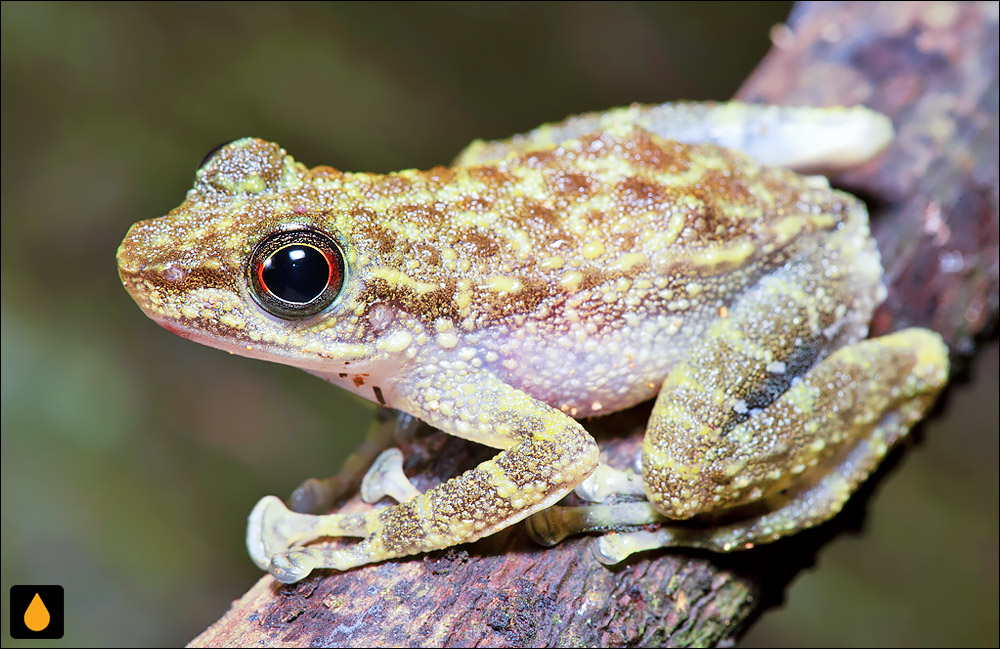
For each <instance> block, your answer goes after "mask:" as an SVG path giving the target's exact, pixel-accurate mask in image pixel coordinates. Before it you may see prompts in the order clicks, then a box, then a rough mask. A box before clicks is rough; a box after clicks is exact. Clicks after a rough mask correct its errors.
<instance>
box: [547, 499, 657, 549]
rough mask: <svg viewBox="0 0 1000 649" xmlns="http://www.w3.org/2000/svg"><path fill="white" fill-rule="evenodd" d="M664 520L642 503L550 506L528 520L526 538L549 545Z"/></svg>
mask: <svg viewBox="0 0 1000 649" xmlns="http://www.w3.org/2000/svg"><path fill="white" fill-rule="evenodd" d="M665 520H667V519H666V517H664V516H663V515H662V514H660V513H659V512H657V511H656V510H655V509H653V507H652V506H651V505H650V504H649V503H648V502H645V501H642V502H634V503H623V504H621V505H585V506H583V507H561V506H555V507H549V508H548V509H544V510H542V511H540V512H538V513H537V514H535V515H533V516H532V517H531V518H529V519H528V520H527V525H528V535H529V536H530V537H531V538H532V540H534V541H535V542H536V543H538V544H539V545H545V546H551V545H556V544H557V543H560V542H561V541H562V540H563V539H565V538H566V537H568V536H573V535H576V534H583V533H585V532H603V531H608V530H615V529H625V528H628V527H635V526H637V525H648V524H650V523H657V522H660V521H665Z"/></svg>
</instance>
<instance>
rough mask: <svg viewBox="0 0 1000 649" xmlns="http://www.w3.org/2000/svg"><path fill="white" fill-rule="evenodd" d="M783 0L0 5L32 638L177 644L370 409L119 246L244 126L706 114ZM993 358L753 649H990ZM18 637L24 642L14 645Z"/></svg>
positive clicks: (436, 142) (386, 148) (372, 162)
mask: <svg viewBox="0 0 1000 649" xmlns="http://www.w3.org/2000/svg"><path fill="white" fill-rule="evenodd" d="M788 7H789V5H787V4H785V3H774V4H757V3H734V4H727V3H722V4H719V3H704V4H668V5H651V4H630V3H624V2H619V3H614V4H555V5H548V4H542V3H534V4H503V5H495V4H488V5H479V4H476V5H464V4H458V3H455V4H429V5H423V4H416V3H413V4H388V5H367V4H365V5H353V4H346V5H341V4H337V5H327V4H315V5H298V4H292V3H283V4H280V5H258V4H244V3H230V4H219V5H212V4H208V5H201V4H199V5H189V4H180V3H171V4H159V5H144V4H138V5H128V4H26V3H23V4H22V3H4V4H3V5H2V11H3V17H2V41H0V56H2V67H0V72H2V118H3V119H2V148H3V158H2V217H3V218H2V221H0V223H2V238H0V244H2V256H0V269H2V285H3V291H2V298H0V304H2V344H3V349H2V369H3V373H2V457H0V462H2V535H0V538H2V575H3V584H2V586H3V588H2V592H3V609H4V611H5V613H4V617H3V633H2V637H3V643H4V645H5V646H7V645H8V644H11V645H14V644H17V642H15V641H11V640H10V638H9V636H8V633H7V629H8V624H9V621H8V618H7V614H6V611H7V610H8V589H9V587H10V586H11V585H13V584H24V583H43V584H44V583H52V584H61V585H63V586H64V587H65V589H66V637H65V639H64V640H63V641H52V644H53V645H63V644H80V645H84V646H89V645H128V644H132V643H135V644H138V645H151V644H171V645H176V644H183V643H184V642H186V641H188V640H189V639H190V638H192V637H193V636H194V635H195V634H196V633H197V632H199V631H200V630H201V629H203V628H204V627H205V626H206V625H208V624H209V623H211V622H212V621H213V620H214V619H215V618H216V617H218V615H220V614H221V613H222V612H223V611H224V610H225V609H226V607H227V606H228V604H229V602H230V600H232V599H234V598H235V597H237V596H238V595H240V594H241V593H242V592H243V591H244V590H245V589H246V588H247V587H248V586H249V585H250V584H251V583H253V581H254V580H255V579H256V578H257V577H258V576H259V574H260V573H259V572H258V571H257V570H256V569H255V568H254V567H253V565H252V564H251V563H250V561H249V559H248V558H247V557H246V553H245V550H244V548H243V532H244V521H245V516H246V514H247V513H248V512H249V510H250V508H251V507H252V506H253V504H254V503H255V502H256V500H257V499H258V498H259V497H260V496H261V495H263V494H266V493H277V494H282V495H284V494H287V493H288V492H289V491H290V490H291V489H292V488H293V487H294V486H295V485H296V484H298V482H300V481H301V480H302V479H303V478H305V477H308V476H319V475H326V474H329V473H331V472H332V471H334V470H335V469H336V468H337V467H338V466H339V463H340V461H341V459H342V457H343V456H344V454H345V453H347V452H348V451H349V450H350V449H352V448H353V447H354V446H355V445H356V444H357V443H358V441H359V440H360V439H361V437H362V435H363V431H364V429H365V427H366V425H367V421H368V420H369V419H370V416H371V410H372V406H371V404H368V403H365V402H362V401H360V400H358V399H356V398H354V397H351V396H349V395H348V394H347V393H346V392H343V391H339V390H337V389H334V388H333V387H331V386H329V385H327V384H324V383H323V382H321V381H319V380H317V379H315V378H312V377H310V376H308V375H306V374H304V373H302V372H299V371H297V370H295V369H294V368H289V367H284V366H278V365H271V364H265V363H260V362H256V361H250V360H247V359H242V358H238V357H235V356H229V355H226V354H223V353H221V352H218V351H215V350H211V349H208V348H204V347H199V346H197V345H194V344H191V343H189V342H187V341H184V340H182V339H180V338H177V337H174V336H172V335H170V334H168V333H167V332H166V331H164V330H162V329H160V328H158V327H156V326H155V325H154V324H153V323H152V322H151V321H149V320H147V319H145V318H144V316H143V315H142V314H141V312H140V311H139V309H138V308H136V307H135V305H134V304H133V303H132V302H131V300H130V299H129V297H128V296H127V294H126V293H125V291H124V290H123V289H122V287H121V285H120V283H119V281H118V277H117V273H116V270H115V261H114V253H115V248H116V247H117V245H118V243H119V241H120V240H121V238H122V236H124V234H125V231H126V230H127V228H128V226H129V225H130V224H131V223H132V222H134V221H136V220H139V219H144V218H150V217H153V216H159V215H161V214H164V213H165V212H167V211H168V210H169V209H170V208H172V207H174V206H175V205H177V204H178V203H180V202H181V200H182V199H183V196H184V192H185V191H186V190H187V189H188V188H189V187H190V184H191V182H192V177H193V174H194V171H195V168H196V166H197V165H198V163H199V160H200V159H201V157H202V155H203V154H204V153H206V152H207V151H208V150H209V149H210V148H212V147H213V146H214V145H216V144H218V143H220V142H224V141H227V140H231V139H233V138H236V137H240V136H244V135H257V136H261V137H264V138H268V139H271V140H275V141H277V142H280V143H281V144H282V145H283V146H284V147H285V148H286V149H287V150H289V151H290V152H291V153H292V154H293V155H294V156H295V157H296V158H298V159H299V160H302V161H304V162H306V163H307V164H310V165H314V164H330V165H333V166H336V167H338V168H341V169H344V170H358V171H388V170H393V169H400V168H407V167H428V166H431V165H434V164H440V163H447V162H448V161H449V160H450V159H451V158H452V157H453V156H454V155H455V154H456V153H457V152H458V151H459V150H460V149H461V148H462V147H463V146H464V145H465V144H467V143H468V142H469V141H470V140H472V139H473V138H477V137H480V138H497V137H505V136H508V135H511V134H513V133H516V132H520V131H524V130H527V129H530V128H532V127H534V126H537V125H538V124H540V123H542V122H545V121H552V120H558V119H561V118H563V117H564V116H566V115H569V114H572V113H578V112H582V111H586V110H597V109H603V108H608V107H611V106H618V105H623V104H628V103H630V102H633V101H641V102H658V101H666V100H673V99H724V98H727V97H729V96H730V95H732V94H733V92H734V91H735V90H736V88H737V87H738V85H739V83H740V82H741V80H742V79H743V78H744V77H745V76H746V74H747V73H748V72H749V71H750V70H751V69H752V68H753V67H754V65H755V64H756V63H757V61H758V60H759V59H760V57H761V56H762V55H763V54H764V52H765V51H766V50H767V48H768V46H769V41H768V30H769V29H770V28H771V26H772V25H774V24H775V23H777V22H779V21H781V20H782V19H783V18H784V16H785V15H786V14H787V11H788ZM997 362H998V361H997V353H996V346H995V345H994V346H993V347H992V349H991V350H990V351H988V352H986V353H984V354H982V355H980V357H979V358H978V359H977V361H976V364H975V366H974V368H973V369H974V372H973V374H972V377H971V380H970V381H968V382H967V383H960V384H957V385H955V386H954V387H953V389H952V390H951V392H950V394H949V398H948V399H947V402H946V405H945V407H944V408H943V409H942V412H941V413H940V414H939V415H938V417H937V418H936V419H935V420H933V421H932V422H930V423H928V424H927V425H926V426H924V427H923V428H922V429H921V430H920V431H919V432H918V434H917V436H916V438H917V439H916V441H915V442H913V441H911V442H909V443H908V444H909V446H911V448H909V449H908V450H907V452H906V453H904V454H903V456H902V460H901V461H899V462H897V463H896V465H895V467H894V468H893V470H892V471H890V472H889V473H888V475H886V476H885V477H884V479H883V480H882V481H881V482H880V483H879V485H878V489H876V490H875V495H874V497H873V498H872V499H871V501H870V503H869V504H868V507H867V510H868V516H867V517H866V519H865V521H866V522H865V525H864V529H863V530H862V531H861V532H860V533H859V534H849V535H844V536H841V537H839V538H838V539H837V540H836V541H834V542H833V543H831V544H829V545H828V546H827V547H826V548H824V550H823V551H822V552H821V553H820V554H819V556H818V558H817V562H816V565H815V568H814V569H811V570H808V571H806V572H804V573H802V575H801V576H800V577H799V578H798V579H797V580H796V582H795V583H794V584H793V585H792V587H791V588H790V589H789V591H788V593H787V596H786V604H785V606H784V608H782V609H775V610H773V611H772V612H770V613H768V614H766V615H765V616H764V617H763V618H762V619H761V621H760V622H759V623H758V624H757V625H756V626H755V627H754V629H753V630H752V631H751V633H750V635H749V636H748V637H747V638H746V639H745V640H744V644H746V645H747V646H750V645H757V644H761V645H772V644H775V645H786V646H813V645H817V646H818V645H830V644H833V645H859V646H866V645H871V644H874V645H894V644H903V645H919V646H935V645H939V644H943V645H946V646H948V645H954V644H979V645H995V644H996V643H997V639H998V631H997V610H998V600H997V591H998V576H997V575H998V563H997V562H998V559H997V556H998V540H997V534H998V522H997V520H998V514H997V512H998V496H997V493H998V478H997V466H998V447H997V429H998V419H997V396H996V395H997V389H998V388H997ZM32 646H38V644H37V643H33V644H32Z"/></svg>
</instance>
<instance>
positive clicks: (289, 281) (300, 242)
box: [247, 230, 345, 319]
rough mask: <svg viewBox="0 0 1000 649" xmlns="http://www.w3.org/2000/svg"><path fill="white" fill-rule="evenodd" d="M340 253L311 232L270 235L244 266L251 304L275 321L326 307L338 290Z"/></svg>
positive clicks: (341, 278) (333, 244)
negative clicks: (259, 306) (253, 302)
mask: <svg viewBox="0 0 1000 649" xmlns="http://www.w3.org/2000/svg"><path fill="white" fill-rule="evenodd" d="M344 269H345V263H344V253H343V251H342V250H341V249H340V246H338V245H337V244H336V242H335V241H334V240H333V239H331V238H330V237H329V236H327V235H326V234H323V233H322V232H319V231H317V230H291V231H286V232H276V233H274V234H272V235H271V236H269V237H267V238H265V239H264V240H263V241H261V242H260V243H259V244H257V247H256V248H255V249H254V251H253V254H252V255H250V263H249V265H248V266H247V274H248V275H249V280H250V287H251V291H250V292H251V293H252V294H253V297H254V299H255V300H256V301H257V304H259V305H261V306H262V307H264V309H265V310H266V311H267V312H269V313H272V314H274V315H276V316H279V317H281V318H288V319H294V318H304V317H306V316H311V315H313V314H315V313H319V312H320V311H322V310H323V309H325V308H326V307H328V306H329V305H330V304H331V303H332V302H333V301H334V300H335V299H337V296H338V295H340V290H341V289H342V288H343V286H344Z"/></svg>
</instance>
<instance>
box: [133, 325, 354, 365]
mask: <svg viewBox="0 0 1000 649" xmlns="http://www.w3.org/2000/svg"><path fill="white" fill-rule="evenodd" d="M147 315H149V316H150V318H151V319H152V320H153V321H154V322H155V323H156V324H158V325H160V326H161V327H163V328H164V329H166V330H167V331H169V332H170V333H172V334H174V335H176V336H180V337H181V338H184V339H185V340H190V341H192V342H195V343H198V344H201V345H205V346H206V347H213V348H215V349H219V350H221V351H224V352H229V353H230V354H236V355H237V356H245V357H247V358H255V359H258V360H263V361H269V362H272V363H281V364H282V365H291V366H293V367H298V368H300V369H303V370H306V371H309V372H323V373H326V372H339V371H343V370H345V369H347V368H352V371H357V370H358V369H361V366H362V365H363V364H364V363H365V362H366V359H369V358H371V350H369V349H368V348H367V347H366V346H364V345H361V344H340V345H333V344H331V343H326V344H324V346H323V348H324V352H325V353H326V354H325V357H320V356H315V355H312V354H308V353H298V354H296V353H293V352H289V351H288V350H286V349H284V348H282V347H280V346H278V345H274V344H271V343H268V342H264V341H253V340H250V339H248V338H247V339H240V340H238V341H233V340H229V339H227V338H223V337H221V336H219V335H212V334H208V333H205V332H203V331H201V330H200V329H198V328H197V327H188V326H185V325H184V324H182V323H179V322H177V321H176V320H166V319H163V318H160V317H159V316H155V315H153V314H147Z"/></svg>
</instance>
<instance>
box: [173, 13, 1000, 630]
mask: <svg viewBox="0 0 1000 649" xmlns="http://www.w3.org/2000/svg"><path fill="white" fill-rule="evenodd" d="M772 40H773V41H774V47H773V49H772V51H771V52H770V53H769V54H768V56H767V57H766V58H765V59H764V61H763V62H762V63H761V64H760V65H759V66H758V68H757V70H756V71H755V72H754V73H753V74H752V75H751V76H750V78H749V79H748V80H747V82H746V83H745V85H744V87H743V88H742V89H741V90H740V92H739V94H738V97H739V98H740V99H743V100H746V101H759V102H769V103H779V104H811V105H836V104H855V103H864V104H866V105H868V106H870V107H872V108H875V109H876V110H879V111H881V112H883V113H885V114H887V115H889V116H890V117H892V119H893V121H894V123H895V124H896V129H897V137H896V140H895V142H894V144H893V145H892V147H891V149H890V150H889V151H888V152H887V153H886V154H885V155H884V156H882V157H881V158H879V159H878V160H876V161H873V162H871V163H868V164H866V165H864V166H863V167H861V168H857V169H854V170H851V171H850V172H848V173H845V174H842V175H840V176H838V177H836V178H834V183H835V184H837V185H839V186H841V187H843V188H845V189H848V190H850V191H852V192H854V193H856V194H859V195H860V196H862V197H863V198H865V199H866V200H868V202H869V205H870V207H871V209H872V217H873V223H874V229H875V233H876V237H877V239H878V242H879V246H880V248H881V250H882V254H883V261H884V264H885V267H886V272H887V281H888V283H889V286H890V291H889V298H888V300H887V301H886V303H885V304H884V305H883V307H882V308H881V309H880V310H879V311H878V313H877V315H876V318H875V322H874V324H873V333H876V334H881V333H885V332H887V331H891V330H894V329H899V328H902V327H904V326H909V325H923V326H927V327H931V328H933V329H936V330H937V331H939V332H941V333H942V334H943V335H944V337H945V339H946V340H947V341H948V343H949V345H950V346H951V349H952V351H953V358H955V359H956V360H958V359H960V358H962V357H967V356H968V355H969V354H971V353H972V352H973V350H974V341H975V339H976V337H977V336H978V335H981V334H982V333H983V332H984V330H989V328H991V327H993V326H994V325H995V322H996V313H997V293H998V272H997V269H998V262H997V247H998V226H997V223H998V220H997V206H998V193H997V192H998V164H997V158H998V125H997V122H998V118H997V114H998V77H997V56H998V44H997V10H996V6H995V4H993V3H983V4H961V5H951V4H948V5H946V4H924V3H920V4H905V3H886V4H880V5H868V4H841V3H829V4H820V5H799V6H797V7H796V9H795V10H794V11H793V13H792V15H791V17H790V18H789V22H788V24H787V26H779V27H776V28H775V30H774V32H773V34H772ZM646 414H648V406H646V407H640V408H636V409H633V410H631V411H628V412H625V413H619V414H617V415H612V416H610V417H606V418H602V419H600V420H594V421H592V422H590V423H589V424H588V428H589V429H591V430H592V431H593V432H594V433H595V436H597V437H598V440H599V441H600V442H601V444H602V448H604V449H605V453H606V455H607V458H608V460H609V462H610V463H611V464H612V465H615V464H617V465H619V466H623V465H625V464H626V463H627V460H626V458H627V457H631V454H632V453H634V452H635V449H636V448H637V447H638V443H639V441H638V440H639V438H640V437H641V432H642V426H643V422H644V420H645V419H644V418H645V415H646ZM621 431H631V432H630V433H629V434H627V435H625V436H624V437H623V436H622V435H621ZM403 450H404V453H405V454H406V457H407V458H408V459H407V466H406V471H407V473H408V475H411V476H413V480H414V482H415V483H416V484H417V486H418V487H421V488H426V487H429V486H431V485H432V484H436V483H437V482H439V481H441V480H444V479H446V478H448V477H449V476H453V475H456V474H457V473H459V472H460V471H461V470H464V469H465V468H468V467H470V466H472V465H474V464H475V463H476V462H477V461H478V460H481V459H482V458H483V457H484V453H489V451H488V450H485V451H484V449H480V448H476V447H475V446H474V445H472V444H468V443H465V442H462V441H460V440H456V439H452V438H449V437H447V436H445V435H442V434H440V433H436V432H431V431H423V432H421V433H419V434H418V435H417V437H416V439H415V440H413V441H412V443H409V444H407V445H406V446H405V447H404V449H403ZM863 501H864V494H861V497H856V498H854V499H852V502H851V504H849V506H848V508H847V509H846V510H845V512H844V513H842V514H841V515H840V516H838V517H837V518H836V519H835V520H834V521H833V522H832V523H830V524H827V525H824V526H821V527H820V528H819V529H816V530H810V531H807V532H804V533H801V534H798V535H796V536H795V537H794V538H792V539H787V540H783V541H779V542H778V543H775V544H772V545H771V546H766V547H761V548H757V549H755V550H752V551H749V552H743V553H738V554H735V555H731V556H725V557H720V556H715V555H709V554H704V553H692V552H660V553H654V554H652V555H645V556H641V557H640V558H638V559H636V560H633V561H630V562H628V563H627V564H625V565H624V566H621V567H619V568H615V569H608V568H606V567H604V566H602V565H600V564H598V563H597V562H596V561H594V560H593V559H592V558H591V556H590V552H589V546H590V544H591V542H592V540H591V539H588V538H577V539H571V540H568V541H566V542H564V543H562V544H561V545H559V546H557V547H555V548H549V549H542V548H539V547H537V546H535V545H533V544H532V543H531V541H530V540H528V538H527V536H526V534H525V532H524V529H523V526H522V525H517V526H514V527H513V528H511V529H508V530H506V531H504V532H502V533H500V534H497V535H495V536H493V537H490V538H487V539H484V540H482V541H480V542H478V543H475V544H471V545H467V546H462V547H458V548H452V549H449V550H445V551H440V552H435V553H431V554H429V555H425V556H417V557H412V558H409V559H405V560H397V561H391V562H386V563H382V564H379V565H374V566H369V567H366V568H361V569H357V570H352V571H349V572H346V573H331V572H328V571H324V572H321V573H320V574H314V575H312V576H310V577H309V578H307V579H306V580H304V581H302V582H300V583H298V584H294V585H290V586H282V585H280V584H278V583H277V582H275V581H274V580H273V579H272V578H271V577H269V576H265V577H263V578H262V579H261V580H260V581H259V582H258V583H257V584H256V585H255V586H253V588H251V589H250V591H249V592H247V593H246V594H245V595H244V596H243V597H241V598H240V599H239V600H237V601H236V602H234V604H233V606H232V607H231V609H230V610H229V611H228V612H227V613H226V614H225V615H224V616H223V617H222V618H221V619H220V620H219V621H218V622H216V623H215V624H213V625H212V626H211V627H209V628H208V629H207V630H206V631H205V632H204V633H202V634H201V635H200V636H198V637H197V638H196V639H195V640H194V641H193V642H192V646H216V645H240V646H249V645H294V646H309V645H324V646H325V645H336V646H380V645H432V646H433V645H437V646H468V645H489V646H552V645H560V646H561V645H577V646H579V645H585V646H586V645H607V646H610V645H643V646H647V645H661V646H662V645H708V644H719V643H727V642H731V641H732V640H733V639H734V638H735V637H736V636H737V635H738V633H739V631H740V630H741V629H742V628H743V626H744V625H745V624H746V623H747V621H748V620H749V619H750V618H751V617H752V616H753V615H754V614H756V613H758V612H759V610H760V609H761V607H762V606H763V605H765V604H766V603H767V601H769V600H770V599H771V598H772V597H773V595H774V594H775V593H777V592H780V590H781V589H782V588H783V587H784V586H785V585H786V584H787V583H788V581H789V580H790V579H791V578H792V577H793V576H794V575H795V574H796V573H797V572H798V571H799V570H800V569H801V568H802V567H803V566H805V565H808V564H809V563H811V561H812V557H813V555H814V553H815V551H816V550H817V549H818V548H819V547H820V546H821V545H822V544H823V542H824V541H825V540H826V539H828V538H829V537H831V536H833V535H835V534H837V533H838V531H839V530H840V529H842V528H843V527H844V526H851V525H852V524H853V522H854V520H856V519H857V518H858V517H860V516H861V515H862V514H863ZM361 506H362V505H360V504H359V503H357V502H356V501H351V502H349V503H347V504H346V505H345V507H347V508H356V507H361Z"/></svg>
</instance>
